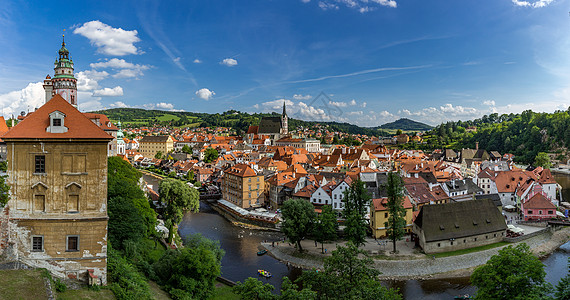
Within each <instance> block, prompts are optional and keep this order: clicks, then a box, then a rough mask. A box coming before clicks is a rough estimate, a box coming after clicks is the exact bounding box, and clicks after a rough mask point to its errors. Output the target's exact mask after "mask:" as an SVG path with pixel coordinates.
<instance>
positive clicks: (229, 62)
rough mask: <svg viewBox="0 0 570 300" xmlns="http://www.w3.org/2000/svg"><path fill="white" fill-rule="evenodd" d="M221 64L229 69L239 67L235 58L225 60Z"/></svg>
mask: <svg viewBox="0 0 570 300" xmlns="http://www.w3.org/2000/svg"><path fill="white" fill-rule="evenodd" d="M220 64H222V65H226V66H228V67H233V66H237V64H238V62H237V60H235V59H233V58H224V60H222V61H221V62H220Z"/></svg>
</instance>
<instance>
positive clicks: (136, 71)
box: [89, 58, 151, 78]
mask: <svg viewBox="0 0 570 300" xmlns="http://www.w3.org/2000/svg"><path fill="white" fill-rule="evenodd" d="M89 66H90V67H91V68H93V69H104V68H110V69H113V70H116V71H117V73H115V74H113V75H112V77H113V78H138V77H140V76H143V75H144V73H143V71H145V70H148V69H150V67H151V66H149V65H139V64H133V63H130V62H127V61H125V60H124V59H118V58H112V59H108V60H105V61H101V62H97V63H91V64H89Z"/></svg>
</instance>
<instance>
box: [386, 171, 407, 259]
mask: <svg viewBox="0 0 570 300" xmlns="http://www.w3.org/2000/svg"><path fill="white" fill-rule="evenodd" d="M384 188H385V189H386V193H387V194H388V201H387V202H386V207H387V208H388V215H389V217H388V221H387V222H385V224H384V226H386V235H387V236H388V238H389V239H390V240H392V244H393V247H394V253H396V241H398V240H400V239H401V238H402V237H403V236H404V234H406V231H405V229H404V228H405V227H406V219H405V216H406V209H405V208H404V182H403V180H402V178H400V176H399V175H398V174H397V173H396V172H390V173H388V181H387V182H386V185H385V187H384Z"/></svg>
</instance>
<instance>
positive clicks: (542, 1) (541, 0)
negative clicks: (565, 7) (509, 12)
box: [512, 0, 553, 8]
mask: <svg viewBox="0 0 570 300" xmlns="http://www.w3.org/2000/svg"><path fill="white" fill-rule="evenodd" d="M512 1H513V4H514V5H516V6H522V7H532V8H541V7H546V6H547V5H549V4H550V3H552V2H553V0H538V1H520V0H512Z"/></svg>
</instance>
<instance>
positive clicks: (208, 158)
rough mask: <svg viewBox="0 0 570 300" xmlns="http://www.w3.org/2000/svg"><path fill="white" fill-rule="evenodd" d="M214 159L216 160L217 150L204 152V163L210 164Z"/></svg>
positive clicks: (209, 149) (210, 149) (212, 149)
mask: <svg viewBox="0 0 570 300" xmlns="http://www.w3.org/2000/svg"><path fill="white" fill-rule="evenodd" d="M216 159H218V150H216V149H214V148H208V149H206V150H205V153H204V162H206V163H211V162H213V161H214V160H216Z"/></svg>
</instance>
